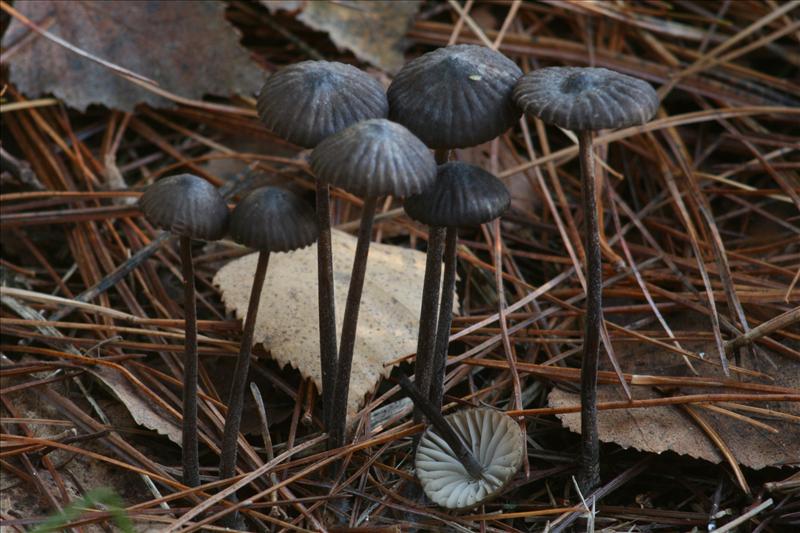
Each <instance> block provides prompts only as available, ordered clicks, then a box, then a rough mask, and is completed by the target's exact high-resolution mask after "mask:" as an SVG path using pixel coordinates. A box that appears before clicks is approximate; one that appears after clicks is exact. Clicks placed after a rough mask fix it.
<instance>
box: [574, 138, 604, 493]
mask: <svg viewBox="0 0 800 533" xmlns="http://www.w3.org/2000/svg"><path fill="white" fill-rule="evenodd" d="M577 133H578V143H579V149H580V165H581V189H582V195H583V211H584V219H585V228H584V231H585V234H584V239H585V244H584V246H585V248H586V319H585V320H586V323H585V329H584V336H583V361H582V363H581V468H580V486H581V490H583V491H584V494H588V493H589V492H590V491H591V490H592V489H594V488H595V487H596V486H597V485H599V483H600V442H599V440H598V434H597V364H598V359H599V357H600V321H601V320H602V312H603V310H602V285H603V271H602V263H601V257H600V236H599V235H600V234H599V231H598V222H597V197H596V195H595V186H596V183H595V164H594V151H593V148H592V139H593V137H594V133H593V132H592V131H591V130H583V131H579V132H577Z"/></svg>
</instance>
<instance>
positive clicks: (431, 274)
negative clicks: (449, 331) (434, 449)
mask: <svg viewBox="0 0 800 533" xmlns="http://www.w3.org/2000/svg"><path fill="white" fill-rule="evenodd" d="M444 232H445V228H443V227H440V226H438V227H437V226H431V227H430V230H429V231H428V252H427V254H426V261H425V278H424V280H423V283H422V306H421V308H420V312H419V335H418V336H417V358H416V361H415V365H414V379H415V380H416V382H417V384H418V386H419V389H420V391H422V394H423V395H424V396H428V394H429V391H430V387H431V383H432V382H433V379H434V373H433V372H434V368H435V366H434V361H435V359H434V357H435V356H434V354H435V353H436V352H435V348H436V324H437V321H438V306H439V291H440V289H441V281H442V249H443V248H444ZM422 415H423V414H422V411H421V410H419V409H415V410H414V420H415V421H417V422H421V421H422Z"/></svg>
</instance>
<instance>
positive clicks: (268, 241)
mask: <svg viewBox="0 0 800 533" xmlns="http://www.w3.org/2000/svg"><path fill="white" fill-rule="evenodd" d="M230 233H231V238H233V240H234V241H236V242H238V243H239V244H243V245H245V246H248V247H250V248H254V249H256V250H260V251H264V252H289V251H292V250H297V249H298V248H305V247H306V246H308V245H309V244H312V243H314V242H315V241H316V240H317V236H318V233H317V224H316V219H315V217H314V210H313V209H312V208H311V206H309V205H308V204H307V203H306V202H304V201H303V200H302V199H301V198H300V197H299V196H297V195H296V194H294V193H292V192H289V191H285V190H283V189H278V188H275V187H261V188H259V189H255V190H254V191H252V192H251V193H250V194H248V195H247V196H246V197H245V198H244V199H243V200H242V201H241V202H239V204H238V205H237V206H236V209H234V210H233V213H232V214H231V224H230Z"/></svg>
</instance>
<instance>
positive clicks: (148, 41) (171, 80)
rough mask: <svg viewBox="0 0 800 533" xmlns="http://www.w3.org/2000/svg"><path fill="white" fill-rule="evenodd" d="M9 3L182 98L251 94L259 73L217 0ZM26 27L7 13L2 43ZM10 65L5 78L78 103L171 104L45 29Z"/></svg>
mask: <svg viewBox="0 0 800 533" xmlns="http://www.w3.org/2000/svg"><path fill="white" fill-rule="evenodd" d="M16 8H17V9H18V10H19V11H20V12H21V13H22V14H24V15H25V16H27V17H28V18H30V19H31V20H33V21H38V22H40V23H41V22H48V21H51V22H52V24H49V25H48V27H47V29H48V31H49V32H51V33H53V34H55V35H57V36H59V37H61V38H62V39H64V40H66V41H67V42H69V43H70V44H72V45H74V46H77V47H78V48H80V49H82V50H84V51H85V52H88V53H90V54H93V55H94V56H96V57H99V58H101V59H104V60H106V61H110V62H112V63H114V64H116V65H119V66H121V67H124V68H127V69H129V70H132V71H133V72H136V73H137V74H141V75H143V76H146V77H148V78H150V79H153V80H155V81H156V82H157V83H158V84H159V86H160V87H161V88H162V89H166V90H168V91H170V92H173V93H175V94H177V95H180V96H183V97H186V98H195V99H199V98H202V97H203V96H204V95H206V94H215V95H225V96H227V95H231V94H233V93H236V94H245V95H251V94H252V93H254V92H255V91H256V90H258V86H259V84H260V83H261V80H262V77H263V76H262V73H261V70H260V68H259V66H258V64H257V63H255V62H254V61H253V60H251V59H250V53H249V52H248V51H247V49H245V48H244V47H243V46H242V45H241V44H240V43H239V39H240V35H239V32H238V31H237V30H236V28H234V27H233V26H232V25H231V24H230V23H229V22H228V21H226V20H225V4H223V3H222V2H211V1H208V0H203V1H195V2H173V1H167V0H145V1H143V0H115V1H114V2H112V3H108V2H100V1H97V0H80V1H78V0H73V1H71V2H62V1H55V0H35V1H27V2H17V3H16ZM199 28H202V31H199V30H198V29H199ZM29 32H30V30H29V29H28V28H27V27H25V26H24V25H23V24H22V23H20V22H19V21H17V20H16V19H12V20H11V22H10V24H9V27H8V30H7V31H6V33H5V35H4V36H3V46H4V47H5V46H8V45H9V44H11V43H15V42H18V41H19V39H21V38H23V37H24V36H25V35H28V34H29ZM9 67H10V70H11V74H10V75H11V81H12V82H13V83H14V84H15V85H16V86H17V88H18V89H19V90H20V91H22V92H23V93H25V94H26V95H28V96H37V95H42V94H47V93H52V94H54V95H55V96H56V97H57V98H59V99H60V100H62V101H63V102H65V103H66V104H67V105H68V106H70V107H74V108H76V109H78V110H81V111H84V110H86V108H87V107H88V106H90V105H92V104H102V105H105V106H107V107H110V108H115V109H121V110H123V111H133V110H134V107H135V106H136V105H137V104H140V103H147V104H150V105H153V106H158V107H169V106H171V105H173V104H172V103H171V102H170V101H168V100H166V99H164V98H162V97H160V96H158V95H156V94H154V93H152V92H150V91H147V90H146V89H143V88H142V87H139V86H138V85H135V84H133V83H131V82H130V81H128V80H126V79H123V78H122V77H120V76H117V75H115V74H114V73H113V72H111V71H110V70H109V69H108V68H106V67H104V66H101V65H98V64H97V63H94V62H92V61H90V60H89V59H86V58H84V57H80V56H78V55H76V54H75V53H73V52H70V51H68V50H66V49H64V48H63V47H61V46H59V45H57V44H55V43H54V42H52V41H50V40H48V39H45V38H44V37H37V38H36V39H34V40H32V41H31V42H30V43H29V44H27V45H25V46H23V47H22V48H21V49H20V50H19V51H18V53H16V54H15V55H14V56H13V57H12V58H11V59H10V60H9Z"/></svg>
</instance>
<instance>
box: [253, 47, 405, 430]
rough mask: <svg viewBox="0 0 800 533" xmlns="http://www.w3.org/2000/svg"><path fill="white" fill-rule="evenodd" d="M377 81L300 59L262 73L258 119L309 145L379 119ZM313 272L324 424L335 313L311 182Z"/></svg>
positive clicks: (325, 206)
mask: <svg viewBox="0 0 800 533" xmlns="http://www.w3.org/2000/svg"><path fill="white" fill-rule="evenodd" d="M388 112H389V104H388V102H387V101H386V94H385V92H384V90H383V86H382V85H381V84H380V83H379V82H378V81H377V80H375V79H374V78H372V77H370V76H369V75H367V74H366V73H365V72H363V71H361V70H359V69H357V68H356V67H353V66H351V65H346V64H344V63H337V62H330V61H302V62H300V63H295V64H293V65H290V66H288V67H285V68H283V69H281V70H280V71H278V72H276V73H275V74H273V75H271V76H270V77H269V78H267V81H266V83H264V86H263V87H262V88H261V93H260V94H259V96H258V115H259V117H261V120H262V122H263V123H264V124H265V125H266V126H267V128H269V129H270V130H272V131H273V132H275V133H276V134H278V135H280V136H281V137H283V138H284V139H286V140H288V141H289V142H292V143H294V144H297V145H299V146H302V147H304V148H314V147H315V146H316V145H317V144H319V143H320V141H322V140H323V139H325V138H326V137H329V136H330V135H333V134H334V133H337V132H338V131H340V130H343V129H344V128H346V127H348V126H350V125H352V124H355V123H356V122H359V121H361V120H367V119H371V118H385V117H386V116H387V114H388ZM316 209H317V228H318V229H319V243H318V245H317V269H318V270H317V272H318V284H319V341H320V366H321V373H322V397H323V402H322V405H323V411H324V412H323V420H324V421H325V425H326V426H329V424H330V422H329V420H328V418H329V414H330V413H329V410H330V406H331V405H332V404H333V401H332V400H333V390H334V383H333V380H334V378H335V373H336V315H335V307H334V295H333V253H332V251H331V211H330V190H329V187H328V185H327V184H325V183H322V182H320V181H319V180H318V181H317V198H316Z"/></svg>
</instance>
